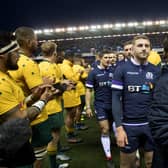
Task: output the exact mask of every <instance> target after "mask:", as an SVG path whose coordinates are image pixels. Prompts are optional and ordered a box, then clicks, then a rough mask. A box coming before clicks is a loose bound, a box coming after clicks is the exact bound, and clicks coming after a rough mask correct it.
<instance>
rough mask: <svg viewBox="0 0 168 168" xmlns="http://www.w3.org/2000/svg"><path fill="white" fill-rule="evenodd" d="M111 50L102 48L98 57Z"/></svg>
mask: <svg viewBox="0 0 168 168" xmlns="http://www.w3.org/2000/svg"><path fill="white" fill-rule="evenodd" d="M112 52H113V51H111V50H110V49H103V50H102V51H100V52H99V57H100V58H102V57H103V56H104V55H105V54H110V53H112Z"/></svg>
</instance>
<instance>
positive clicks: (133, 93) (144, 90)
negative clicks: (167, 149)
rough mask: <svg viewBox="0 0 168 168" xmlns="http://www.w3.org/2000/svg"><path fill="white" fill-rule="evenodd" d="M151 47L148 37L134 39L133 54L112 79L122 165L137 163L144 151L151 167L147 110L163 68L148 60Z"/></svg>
mask: <svg viewBox="0 0 168 168" xmlns="http://www.w3.org/2000/svg"><path fill="white" fill-rule="evenodd" d="M150 50H151V46H150V41H149V39H148V38H147V37H146V36H143V35H141V36H136V37H134V39H133V41H132V55H133V57H132V58H131V59H130V60H129V61H127V62H125V64H123V65H122V66H118V67H117V68H116V70H115V73H114V78H113V81H112V88H113V92H112V112H113V117H114V120H115V123H116V127H117V128H116V131H117V132H116V134H117V137H116V138H117V144H118V146H119V147H121V152H120V168H132V167H136V166H135V160H136V151H137V149H139V148H140V147H142V148H143V149H144V151H145V154H144V158H145V164H146V168H150V167H151V163H152V157H153V148H154V143H153V139H152V136H151V132H150V129H149V124H148V111H149V109H148V108H149V106H150V103H151V100H152V92H153V88H154V84H155V82H156V80H157V78H158V77H159V75H160V69H159V68H157V67H155V66H153V65H152V64H150V63H148V62H147V58H148V55H149V52H150Z"/></svg>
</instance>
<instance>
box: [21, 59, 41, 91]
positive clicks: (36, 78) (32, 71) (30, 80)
mask: <svg viewBox="0 0 168 168" xmlns="http://www.w3.org/2000/svg"><path fill="white" fill-rule="evenodd" d="M25 66H26V67H27V68H23V76H24V80H25V82H26V84H27V86H28V88H29V89H32V88H34V87H36V86H38V85H41V84H43V80H42V77H41V75H40V70H39V67H38V65H37V64H36V63H35V62H34V61H32V60H29V61H27V63H26V65H25Z"/></svg>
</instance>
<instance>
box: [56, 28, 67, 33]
mask: <svg viewBox="0 0 168 168" xmlns="http://www.w3.org/2000/svg"><path fill="white" fill-rule="evenodd" d="M55 32H56V33H60V32H65V29H64V28H56V29H55Z"/></svg>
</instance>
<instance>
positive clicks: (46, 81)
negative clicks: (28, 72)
mask: <svg viewBox="0 0 168 168" xmlns="http://www.w3.org/2000/svg"><path fill="white" fill-rule="evenodd" d="M54 82H56V80H55V78H51V77H43V83H44V84H50V85H52V84H54Z"/></svg>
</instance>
